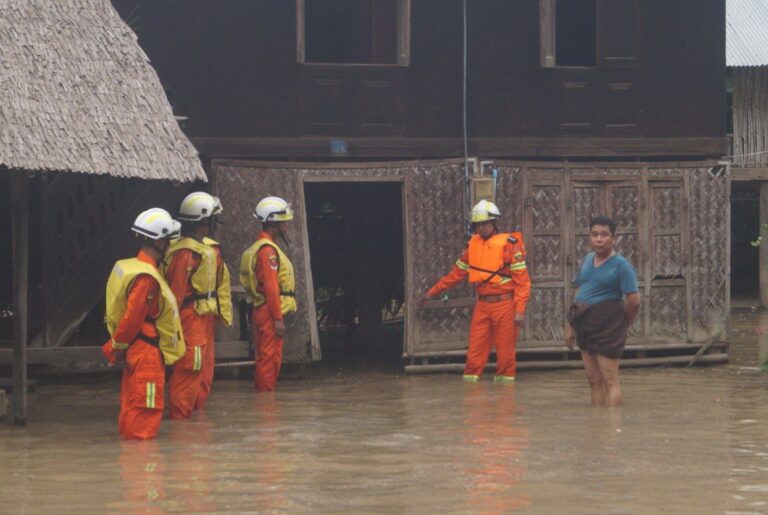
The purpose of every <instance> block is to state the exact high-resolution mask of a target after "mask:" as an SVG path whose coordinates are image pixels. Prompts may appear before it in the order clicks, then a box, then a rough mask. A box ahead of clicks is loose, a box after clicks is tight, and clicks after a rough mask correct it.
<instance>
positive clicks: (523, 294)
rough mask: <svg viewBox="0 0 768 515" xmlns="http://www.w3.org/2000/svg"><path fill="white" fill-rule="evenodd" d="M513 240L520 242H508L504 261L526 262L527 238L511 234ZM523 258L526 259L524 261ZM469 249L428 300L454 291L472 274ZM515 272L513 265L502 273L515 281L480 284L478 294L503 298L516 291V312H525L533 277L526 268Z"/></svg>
mask: <svg viewBox="0 0 768 515" xmlns="http://www.w3.org/2000/svg"><path fill="white" fill-rule="evenodd" d="M511 235H512V237H513V238H514V239H515V240H517V241H515V242H512V241H508V242H507V244H506V245H505V246H504V248H503V250H502V252H503V256H502V261H503V262H504V263H509V264H510V266H511V265H519V264H521V263H522V264H524V263H525V255H526V253H525V244H524V243H523V237H522V235H521V234H520V233H519V232H513V233H511ZM521 258H522V260H521ZM469 264H470V255H469V246H467V248H466V249H465V250H464V253H463V254H462V255H461V257H460V258H459V259H458V261H456V263H455V264H454V265H453V268H451V271H450V272H448V273H447V274H446V275H444V276H443V277H442V278H441V279H440V280H439V281H437V282H436V283H435V284H434V286H432V288H430V289H429V291H427V297H435V296H437V295H439V294H440V293H441V292H443V291H444V290H447V289H449V288H453V287H454V286H456V285H457V284H459V283H460V282H461V281H463V280H464V278H465V277H467V275H469ZM516 268H517V269H515V270H511V269H510V267H509V266H507V267H505V268H504V269H503V270H502V273H504V274H505V275H509V276H510V277H511V281H509V282H508V283H504V284H496V283H492V282H485V283H480V284H478V285H477V287H476V290H477V294H478V295H500V294H503V293H509V292H514V293H515V297H514V300H515V313H520V314H522V313H525V306H526V304H527V303H528V298H529V297H530V295H531V278H530V277H529V276H528V270H527V269H526V268H518V266H516Z"/></svg>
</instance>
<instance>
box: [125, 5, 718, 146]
mask: <svg viewBox="0 0 768 515" xmlns="http://www.w3.org/2000/svg"><path fill="white" fill-rule="evenodd" d="M113 3H114V4H115V6H116V7H117V8H118V10H119V12H120V13H121V14H122V15H123V16H124V18H126V19H127V20H128V21H129V22H130V23H131V25H132V26H133V27H134V29H135V30H136V31H137V32H138V35H139V42H140V43H141V45H142V47H143V48H144V49H145V51H146V52H147V53H148V55H149V56H150V58H151V60H152V62H153V64H154V66H155V67H156V69H157V70H158V72H159V74H160V77H161V79H162V81H163V83H164V84H165V85H166V87H167V89H168V90H169V91H170V92H171V94H172V98H173V103H174V105H175V110H176V113H177V114H180V115H185V116H189V120H188V121H187V122H186V127H187V131H188V133H189V134H190V135H191V136H194V137H246V136H248V137H292V136H311V135H319V136H322V135H334V136H343V137H371V136H374V137H393V136H398V137H408V138H440V137H460V136H461V27H462V24H461V2H460V0H412V12H411V20H412V23H411V47H410V65H409V66H405V67H402V66H327V65H319V64H298V63H297V58H296V19H295V5H294V2H293V1H288V0H284V1H283V0H281V1H274V0H228V1H227V2H213V1H210V0H186V1H183V2H182V1H178V0H168V1H163V2H157V1H155V0H113ZM598 3H599V5H600V7H599V9H600V11H599V16H598V26H599V28H598V31H599V41H600V43H599V47H598V66H597V67H596V68H584V69H579V68H542V67H541V66H540V64H539V62H540V61H539V60H540V55H539V0H515V1H509V0H483V1H470V2H468V4H469V16H468V23H469V75H470V85H469V128H470V135H471V136H475V137H558V136H584V137H614V136H616V137H646V138H650V137H680V138H684V137H686V138H687V137H722V136H724V132H725V127H724V119H725V112H724V109H725V97H724V91H723V90H724V80H725V63H724V44H725V43H724V40H725V36H724V24H725V22H724V19H725V16H724V0H675V1H674V2H662V3H660V2H657V1H653V0H610V1H607V0H602V1H600V2H598Z"/></svg>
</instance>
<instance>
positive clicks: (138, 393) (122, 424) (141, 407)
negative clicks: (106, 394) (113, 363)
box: [117, 340, 165, 440]
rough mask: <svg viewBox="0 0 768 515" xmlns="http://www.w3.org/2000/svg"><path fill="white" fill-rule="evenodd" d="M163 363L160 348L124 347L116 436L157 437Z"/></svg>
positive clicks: (145, 345)
mask: <svg viewBox="0 0 768 515" xmlns="http://www.w3.org/2000/svg"><path fill="white" fill-rule="evenodd" d="M164 385H165V363H164V362H163V355H162V353H161V352H160V349H158V348H157V347H154V346H152V345H150V344H148V343H145V342H143V341H141V340H136V341H134V342H133V344H131V346H130V347H128V350H127V351H126V355H125V368H124V369H123V382H122V386H121V389H120V416H119V418H118V421H117V425H118V430H119V431H120V436H122V437H123V438H127V439H131V440H148V439H150V438H154V437H155V436H157V432H158V431H159V430H160V422H161V421H162V420H163V387H164Z"/></svg>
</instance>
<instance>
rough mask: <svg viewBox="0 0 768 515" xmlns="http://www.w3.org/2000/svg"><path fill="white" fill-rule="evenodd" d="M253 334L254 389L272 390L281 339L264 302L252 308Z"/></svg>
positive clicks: (276, 372)
mask: <svg viewBox="0 0 768 515" xmlns="http://www.w3.org/2000/svg"><path fill="white" fill-rule="evenodd" d="M253 334H254V338H255V340H256V363H255V365H256V367H255V369H254V373H253V380H254V384H255V386H256V391H259V392H271V391H274V390H275V386H276V385H277V376H278V375H279V374H280V365H281V364H282V361H283V339H282V338H278V337H277V335H275V322H274V321H273V320H272V316H271V315H270V314H269V309H268V308H267V305H266V304H262V305H261V306H259V307H256V308H254V309H253Z"/></svg>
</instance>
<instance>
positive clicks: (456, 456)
mask: <svg viewBox="0 0 768 515" xmlns="http://www.w3.org/2000/svg"><path fill="white" fill-rule="evenodd" d="M622 374H623V387H624V395H625V404H624V407H623V408H622V409H621V410H620V411H612V410H607V409H593V408H591V407H590V406H589V399H588V390H587V387H586V384H585V380H584V377H583V372H581V371H575V370H573V371H554V372H527V373H525V372H524V373H522V374H521V375H520V377H519V382H518V383H517V384H516V385H512V386H509V385H494V384H493V383H492V382H491V381H489V378H487V377H486V378H484V381H483V382H482V383H480V384H478V385H468V384H464V383H462V381H461V379H460V377H459V376H456V375H432V376H396V375H394V374H385V373H371V374H364V373H354V374H351V375H342V376H334V375H328V376H325V377H320V378H313V379H306V380H288V381H282V382H281V384H280V385H279V388H280V389H279V391H278V392H277V394H276V395H271V394H255V393H253V391H252V390H251V385H250V383H249V382H247V381H234V380H219V381H217V382H216V383H215V385H214V393H213V395H212V397H211V399H210V401H209V407H208V408H207V409H206V411H205V412H204V413H198V414H196V415H195V417H194V419H193V420H191V421H188V422H178V421H169V420H165V421H164V422H163V426H162V429H161V433H160V436H159V438H158V439H157V440H155V441H151V442H124V441H120V440H119V439H118V437H117V427H116V416H117V408H118V388H119V384H118V382H116V381H108V382H100V383H96V384H79V385H63V386H54V385H51V386H41V387H39V388H38V389H37V390H36V391H35V392H34V393H32V394H31V395H30V399H29V402H30V417H29V425H28V426H27V427H26V428H16V427H14V426H12V425H9V424H7V423H3V424H0V513H13V514H23V513H174V512H175V513H189V512H205V513H242V512H264V513H277V512H312V513H342V512H347V513H361V512H374V513H434V512H451V513H509V512H513V511H520V512H529V513H768V374H762V375H761V374H755V373H741V374H740V373H737V372H736V371H735V370H734V369H732V368H728V367H716V368H698V369H679V368H675V369H634V370H632V369H630V370H624V371H622Z"/></svg>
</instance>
